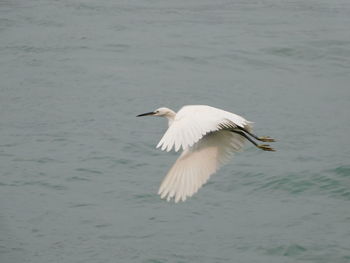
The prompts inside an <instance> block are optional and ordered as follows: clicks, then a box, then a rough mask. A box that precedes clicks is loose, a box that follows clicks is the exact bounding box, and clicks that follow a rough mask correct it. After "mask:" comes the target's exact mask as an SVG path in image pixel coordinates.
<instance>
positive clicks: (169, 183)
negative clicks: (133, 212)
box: [158, 130, 245, 202]
mask: <svg viewBox="0 0 350 263" xmlns="http://www.w3.org/2000/svg"><path fill="white" fill-rule="evenodd" d="M244 140H245V139H244V138H243V137H242V136H240V135H238V134H236V133H232V132H230V131H225V130H222V131H219V132H214V133H210V134H207V135H205V136H204V137H203V138H202V139H201V140H200V141H199V142H198V143H197V144H195V145H194V146H193V147H192V148H189V149H187V150H185V151H183V153H182V154H181V155H180V157H179V158H178V159H177V161H176V162H175V164H174V165H173V166H172V168H171V169H170V170H169V172H168V174H167V175H166V177H165V178H164V180H163V182H162V184H161V186H160V188H159V191H158V194H159V195H160V196H161V198H167V200H168V201H169V200H170V199H172V198H175V202H178V201H180V200H182V201H185V200H186V198H187V197H190V196H192V195H193V194H195V193H196V192H197V191H198V189H199V188H200V187H201V186H202V185H203V184H204V183H206V182H207V180H208V179H209V177H210V175H212V174H213V173H215V172H216V170H217V169H218V168H219V167H220V166H221V165H222V164H224V163H225V162H226V161H227V160H228V159H229V157H231V156H232V154H233V153H234V152H235V151H238V150H240V149H241V148H242V147H243V144H244Z"/></svg>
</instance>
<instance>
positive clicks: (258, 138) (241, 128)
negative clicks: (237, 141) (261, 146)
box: [237, 126, 275, 142]
mask: <svg viewBox="0 0 350 263" xmlns="http://www.w3.org/2000/svg"><path fill="white" fill-rule="evenodd" d="M237 129H240V130H241V131H244V132H245V133H247V134H249V135H250V136H252V137H253V138H255V139H257V140H259V141H262V142H274V141H275V140H274V139H272V138H271V137H269V136H261V137H258V136H256V135H255V134H253V133H251V132H249V131H248V130H247V129H245V128H243V127H240V126H237Z"/></svg>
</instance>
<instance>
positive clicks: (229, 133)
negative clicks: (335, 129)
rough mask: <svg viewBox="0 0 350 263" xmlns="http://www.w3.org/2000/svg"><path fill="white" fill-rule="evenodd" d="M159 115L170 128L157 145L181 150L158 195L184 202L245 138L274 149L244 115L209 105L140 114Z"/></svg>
mask: <svg viewBox="0 0 350 263" xmlns="http://www.w3.org/2000/svg"><path fill="white" fill-rule="evenodd" d="M141 116H159V117H165V118H167V119H168V125H169V127H168V130H167V131H166V132H165V134H164V136H163V137H162V139H161V140H160V141H159V143H158V145H157V148H161V149H162V150H163V151H164V150H166V151H167V152H169V151H170V150H171V149H173V148H174V150H175V151H176V152H177V151H179V150H180V149H181V148H182V150H183V151H182V153H181V155H180V156H179V158H178V159H177V160H176V162H175V163H174V165H173V166H172V167H171V169H170V170H169V172H168V174H167V175H166V176H165V178H164V179H163V182H162V183H161V185H160V188H159V191H158V194H159V195H160V197H161V198H162V199H163V198H166V199H167V201H170V200H171V199H174V200H175V202H176V203H177V202H178V201H185V200H186V198H187V197H191V196H192V195H193V194H195V193H196V192H197V191H198V190H199V188H201V187H202V185H203V184H205V183H206V182H207V181H208V179H209V177H210V176H211V175H212V174H213V173H215V172H216V171H217V170H218V169H219V167H220V166H221V165H223V164H225V163H226V162H227V161H228V160H229V159H230V157H231V156H232V155H233V153H234V152H237V151H239V150H241V149H242V147H243V144H244V143H245V141H246V140H248V141H249V142H251V143H252V144H253V145H255V146H256V147H257V148H259V149H261V150H264V151H275V150H274V149H273V148H271V147H270V145H268V144H258V143H257V142H256V141H255V140H258V141H262V142H274V141H275V140H274V139H272V138H271V137H268V136H263V137H258V136H256V135H255V134H253V133H252V122H250V121H247V120H246V119H244V118H243V117H241V116H239V115H237V114H234V113H231V112H228V111H224V110H221V109H217V108H214V107H210V106H206V105H188V106H184V107H182V108H181V109H180V110H179V111H178V112H177V113H175V112H174V111H173V110H171V109H168V108H159V109H157V110H155V111H152V112H147V113H143V114H140V115H137V117H141Z"/></svg>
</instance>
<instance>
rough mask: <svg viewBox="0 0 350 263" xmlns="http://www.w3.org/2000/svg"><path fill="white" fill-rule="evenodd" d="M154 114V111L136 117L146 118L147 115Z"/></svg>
mask: <svg viewBox="0 0 350 263" xmlns="http://www.w3.org/2000/svg"><path fill="white" fill-rule="evenodd" d="M154 114H156V113H155V112H154V111H151V112H146V113H142V114H140V115H137V116H136V117H142V116H148V115H154Z"/></svg>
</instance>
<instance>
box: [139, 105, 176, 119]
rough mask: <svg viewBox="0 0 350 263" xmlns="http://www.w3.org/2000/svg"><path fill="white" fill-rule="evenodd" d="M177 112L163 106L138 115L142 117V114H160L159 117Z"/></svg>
mask: <svg viewBox="0 0 350 263" xmlns="http://www.w3.org/2000/svg"><path fill="white" fill-rule="evenodd" d="M174 114H175V113H174V112H173V111H172V110H171V109H168V108H165V107H162V108H158V109H156V110H155V111H151V112H146V113H143V114H140V115H137V116H136V117H142V116H159V117H170V116H173V115H174Z"/></svg>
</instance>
